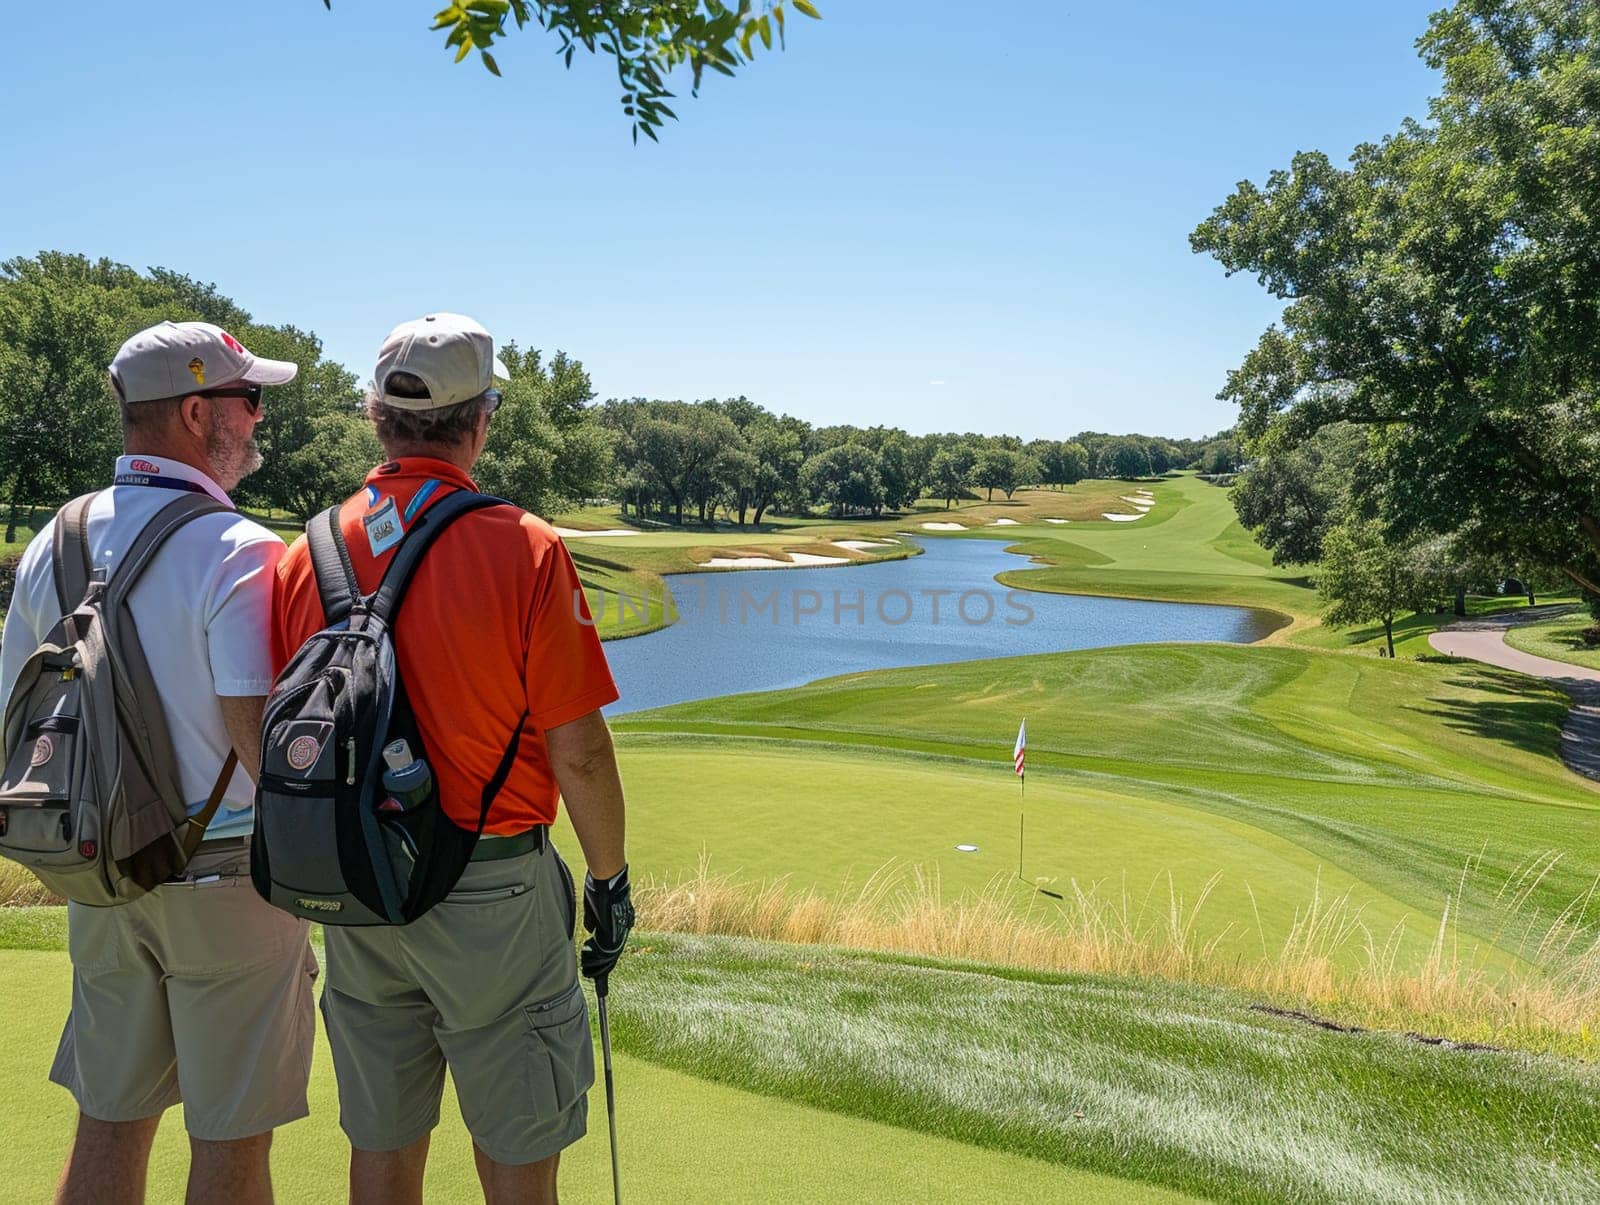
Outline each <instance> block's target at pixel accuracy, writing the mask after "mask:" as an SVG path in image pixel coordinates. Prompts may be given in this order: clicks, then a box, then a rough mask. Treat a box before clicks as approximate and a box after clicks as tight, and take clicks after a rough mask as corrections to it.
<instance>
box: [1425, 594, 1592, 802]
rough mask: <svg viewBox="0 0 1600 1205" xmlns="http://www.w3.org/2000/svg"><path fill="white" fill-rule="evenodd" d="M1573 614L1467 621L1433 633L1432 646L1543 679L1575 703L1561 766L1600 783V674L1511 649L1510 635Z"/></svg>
mask: <svg viewBox="0 0 1600 1205" xmlns="http://www.w3.org/2000/svg"><path fill="white" fill-rule="evenodd" d="M1569 610H1571V606H1570V604H1560V605H1555V606H1548V607H1527V608H1524V609H1522V610H1518V611H1502V612H1501V613H1499V614H1497V615H1485V616H1482V617H1479V618H1473V619H1461V620H1457V621H1456V622H1455V623H1452V624H1451V625H1450V626H1449V627H1446V628H1443V629H1441V630H1440V631H1437V632H1435V633H1433V635H1431V636H1429V637H1428V643H1429V644H1430V645H1432V646H1433V647H1434V648H1435V649H1437V650H1438V651H1439V652H1441V653H1448V654H1449V655H1450V656H1452V657H1467V658H1470V659H1471V660H1473V661H1482V662H1484V663H1485V664H1486V665H1496V666H1499V667H1500V668H1501V669H1509V670H1515V671H1516V672H1517V673H1519V674H1527V675H1529V676H1530V677H1534V678H1542V679H1544V680H1545V681H1546V682H1548V683H1550V684H1551V685H1552V686H1558V687H1560V688H1561V689H1562V690H1564V691H1566V692H1567V694H1568V695H1570V696H1571V697H1572V710H1571V711H1569V712H1568V713H1567V722H1566V723H1565V724H1564V725H1562V728H1561V760H1562V761H1564V762H1566V763H1567V765H1568V766H1569V767H1571V769H1572V770H1574V771H1575V772H1576V773H1579V774H1582V775H1583V776H1584V777H1585V778H1592V779H1595V780H1597V781H1600V670H1595V669H1588V668H1586V667H1584V666H1581V665H1569V664H1567V663H1566V662H1565V661H1552V660H1551V659H1550V658H1548V657H1536V656H1534V655H1533V654H1532V653H1524V652H1522V651H1521V650H1520V649H1514V648H1512V647H1511V646H1510V645H1508V644H1507V643H1506V629H1507V628H1510V627H1514V626H1516V625H1517V624H1523V623H1536V622H1538V621H1539V620H1541V619H1549V618H1551V617H1552V616H1555V615H1559V614H1562V613H1563V612H1566V611H1569Z"/></svg>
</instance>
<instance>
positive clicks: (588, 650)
mask: <svg viewBox="0 0 1600 1205" xmlns="http://www.w3.org/2000/svg"><path fill="white" fill-rule="evenodd" d="M457 489H469V490H476V489H477V486H476V485H475V484H473V481H472V478H471V477H469V476H467V474H466V473H464V472H462V471H461V470H460V469H458V468H456V467H455V466H454V465H451V464H447V463H446V462H444V461H442V460H433V459H431V458H427V457H407V458H405V459H402V460H398V461H390V462H389V463H388V464H382V465H379V466H378V467H377V468H375V469H373V470H372V472H370V473H368V474H367V483H366V486H365V487H364V488H363V489H362V490H361V492H360V493H358V494H357V495H356V496H355V497H353V498H351V499H349V500H348V501H346V502H345V503H344V505H343V506H342V507H341V509H340V511H339V522H340V527H341V529H342V530H343V532H344V538H345V543H346V544H347V545H348V546H349V549H350V559H351V561H352V563H353V564H354V566H355V571H356V578H357V580H358V581H359V582H360V585H361V590H362V593H364V594H370V593H371V592H372V591H374V590H376V589H377V588H378V582H379V581H380V580H381V579H382V577H383V571H384V570H385V569H386V568H387V567H388V565H389V561H390V559H391V558H392V557H393V555H394V549H395V547H397V546H398V543H399V540H398V536H399V533H400V532H403V531H404V530H405V529H406V528H409V526H410V525H411V523H412V522H413V521H414V520H415V519H416V517H417V516H418V515H421V514H422V513H424V512H425V511H426V510H427V508H428V507H429V506H431V505H433V504H435V503H437V502H438V500H439V499H440V498H443V497H445V496H446V495H447V494H449V493H451V492H452V491H454V490H457ZM368 519H374V520H375V521H374V522H371V523H368V522H366V520H368ZM389 519H393V520H396V521H397V522H398V526H399V531H396V530H395V524H394V523H392V522H389V521H387V520H389ZM326 626H327V625H326V623H325V621H324V618H323V613H322V601H321V599H320V597H319V596H318V594H317V581H316V575H315V574H314V572H313V570H312V567H311V550H310V548H309V547H308V546H307V544H306V538H305V536H301V537H300V538H299V539H298V540H296V541H295V542H294V545H293V546H292V547H291V548H290V549H289V551H288V552H287V553H286V554H285V555H284V557H283V559H282V561H280V562H279V564H278V578H277V589H276V593H275V596H274V600H273V608H272V666H273V673H274V675H276V674H278V673H281V672H282V671H283V667H284V666H285V665H286V664H287V663H288V661H289V658H290V657H291V656H293V655H294V653H295V652H296V651H298V649H299V648H300V646H301V645H302V644H304V643H305V641H306V640H307V639H308V638H309V637H310V636H311V635H312V634H313V633H315V632H319V631H321V630H322V629H323V628H324V627H326ZM395 647H396V652H397V654H398V657H399V662H400V674H401V677H402V680H403V681H404V682H405V686H406V694H407V697H408V698H409V699H410V700H411V707H412V710H413V711H414V712H415V713H416V717H417V724H418V726H419V727H420V729H421V731H422V739H423V741H424V742H425V743H426V745H427V751H428V762H429V764H430V765H431V766H432V768H433V773H434V775H435V777H436V779H437V780H438V783H439V794H440V799H441V801H442V802H443V805H444V809H445V813H446V814H447V815H448V816H449V817H450V818H451V819H452V820H454V821H455V822H456V823H457V824H459V825H461V826H462V827H464V828H475V827H476V826H477V823H478V807H479V802H480V799H481V797H482V794H483V787H484V784H485V783H487V782H488V781H489V779H491V778H492V777H493V776H494V772H495V769H496V767H498V766H499V764H500V758H501V756H502V755H503V754H504V752H505V747H506V744H507V742H508V741H510V739H511V734H512V732H513V730H514V729H515V728H516V726H517V721H518V720H519V719H521V718H522V714H523V711H524V710H526V711H527V713H528V722H527V724H526V725H525V726H524V729H523V735H522V740H521V742H520V744H519V746H518V752H517V760H516V763H515V764H514V765H513V767H512V769H511V773H510V775H509V777H507V779H506V782H505V786H504V787H502V788H501V790H500V794H499V795H498V796H497V797H496V799H495V803H494V806H493V807H492V808H490V810H489V820H488V823H487V824H486V825H485V826H484V831H485V832H486V833H494V834H497V835H504V834H508V833H519V832H522V831H523V830H524V829H527V828H529V827H531V826H533V825H535V824H550V823H551V822H553V821H554V820H555V817H556V803H557V800H558V797H559V795H560V788H559V787H558V786H557V784H556V781H555V776H554V775H553V774H552V773H551V771H550V755H549V750H548V748H547V747H546V744H545V736H544V734H545V732H546V730H548V729H550V728H558V727H560V726H561V725H562V724H565V723H568V722H569V721H571V720H576V719H578V718H580V717H582V716H585V715H588V714H589V712H591V711H594V710H595V709H596V708H598V707H603V706H604V705H605V704H607V703H610V702H612V701H613V700H615V699H616V698H617V687H616V684H615V683H614V682H613V681H612V679H611V670H610V668H609V667H608V666H607V665H606V657H605V653H604V652H602V651H601V648H600V637H599V636H598V635H597V634H596V632H595V630H594V627H593V624H592V622H591V616H590V614H589V606H588V603H587V602H586V601H585V600H584V597H583V589H582V587H581V585H580V583H579V581H578V571H577V569H576V568H575V567H574V566H573V564H572V558H571V556H569V555H568V553H567V549H566V546H565V545H564V544H562V542H561V538H560V537H559V536H557V535H556V533H555V532H554V531H553V530H552V529H551V528H550V526H549V525H548V524H547V523H545V522H544V520H542V519H539V518H537V517H535V516H534V515H530V514H528V513H527V512H526V511H522V510H518V509H517V508H516V507H514V506H493V507H489V508H487V509H484V510H479V511H473V512H472V513H470V514H466V515H463V516H462V517H461V518H459V519H457V520H456V521H455V522H454V523H452V524H451V525H450V526H449V527H448V528H447V529H446V530H445V531H444V533H443V534H442V535H440V536H439V538H438V539H437V540H436V541H435V542H434V544H433V546H432V547H431V548H430V549H428V554H427V555H426V556H425V557H423V558H422V563H421V564H420V565H419V566H418V567H417V571H416V573H415V574H414V575H413V576H412V578H411V585H410V586H409V587H408V588H407V590H406V593H405V597H404V600H403V601H402V602H401V605H400V619H399V623H398V624H397V625H396V627H395Z"/></svg>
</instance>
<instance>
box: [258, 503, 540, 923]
mask: <svg viewBox="0 0 1600 1205" xmlns="http://www.w3.org/2000/svg"><path fill="white" fill-rule="evenodd" d="M501 505H510V504H509V503H507V502H505V500H504V499H502V498H493V497H489V496H487V495H484V494H477V493H473V492H472V491H470V490H457V491H455V492H453V493H451V494H448V495H447V496H445V497H444V498H442V499H440V500H439V501H438V502H436V503H434V504H433V505H432V506H431V507H429V508H428V509H427V510H426V511H424V512H423V513H422V514H421V515H420V516H419V517H418V518H417V519H416V521H415V522H414V523H412V525H411V528H410V530H409V531H407V532H406V534H405V536H404V538H403V539H402V540H401V543H400V546H399V548H398V549H397V550H396V552H395V554H394V558H393V560H391V561H390V562H389V567H388V569H387V570H386V571H385V572H384V575H383V580H382V582H380V583H379V585H378V588H377V590H376V591H374V592H373V593H372V594H371V595H370V596H363V595H362V594H361V588H360V586H359V585H358V584H357V582H356V575H355V570H354V567H353V566H352V565H351V563H350V552H349V549H348V548H347V547H346V546H345V542H344V536H343V534H342V533H341V532H340V530H339V507H337V506H335V507H332V508H330V509H328V510H326V511H324V512H323V513H322V514H320V515H318V516H317V517H316V518H314V519H312V520H311V522H309V523H307V524H306V540H307V543H308V544H309V546H310V550H311V566H312V570H313V571H314V573H315V575H316V580H317V592H318V594H319V595H320V596H321V600H322V609H323V615H324V617H325V621H326V623H327V625H328V626H327V627H326V628H324V629H323V630H322V631H320V632H318V633H317V634H316V635H314V636H312V637H311V638H310V639H309V640H307V641H306V643H305V644H304V645H302V646H301V648H300V650H299V652H297V653H296V654H295V655H294V657H293V658H291V659H290V661H289V664H288V665H287V666H285V667H284V670H283V672H282V673H281V674H279V675H278V679H277V681H276V682H275V683H273V687H272V693H271V695H270V696H269V697H268V699H267V705H266V712H265V714H264V716H263V717H262V725H261V779H260V782H259V783H258V785H257V789H256V814H255V834H254V838H253V840H252V842H251V846H250V875H251V879H252V880H253V882H254V883H255V888H256V890H257V891H258V892H259V893H260V894H261V896H262V898H263V899H265V900H267V902H268V903H271V904H274V905H276V906H277V907H279V908H282V909H283V910H284V911H286V912H290V913H292V914H294V915H295V916H300V917H304V918H306V919H308V920H316V921H321V922H322V923H323V924H327V925H404V924H409V923H410V922H411V921H414V920H416V919H417V917H419V916H421V915H422V914H423V913H424V912H426V911H428V909H430V908H432V907H433V906H434V905H435V904H437V903H438V902H439V901H440V900H442V899H443V898H444V897H445V896H447V895H449V894H450V892H451V890H452V889H453V888H454V887H455V885H456V881H457V880H458V879H459V878H460V877H461V872H462V870H463V869H465V867H466V865H467V862H468V861H469V860H470V859H471V857H472V851H473V847H474V846H475V845H476V844H477V841H478V836H479V834H481V833H482V832H483V825H484V822H485V820H486V819H487V818H488V814H489V806H490V805H491V804H492V803H493V802H494V798H495V796H496V795H497V794H498V793H499V791H500V788H501V786H502V785H503V784H504V783H505V780H506V776H507V775H508V774H509V773H510V772H511V767H512V764H513V763H514V762H515V760H516V755H517V745H518V743H519V742H520V741H521V738H522V728H523V725H524V724H525V723H526V722H527V718H528V717H527V714H526V712H525V713H524V714H523V716H522V718H521V719H520V720H519V721H518V722H517V727H516V729H515V730H514V731H513V732H512V733H511V738H510V741H509V743H508V744H507V745H506V750H505V753H504V755H503V756H502V757H501V759H500V764H499V766H498V767H497V768H496V770H495V773H494V777H493V778H491V779H490V780H489V782H488V783H487V784H486V785H485V786H484V788H483V796H482V799H481V801H480V804H479V810H478V824H477V827H476V828H474V829H465V828H462V827H460V826H459V825H457V824H456V823H455V822H454V821H452V820H451V819H450V818H449V816H447V815H446V814H445V812H444V809H443V808H442V807H441V806H440V802H439V786H438V780H437V778H436V777H432V778H430V780H429V781H430V782H431V786H430V787H428V789H426V790H425V791H418V792H416V793H414V795H415V797H414V798H411V799H410V800H409V801H407V802H405V803H404V804H403V805H402V804H401V803H399V802H397V801H396V799H395V798H394V797H393V793H392V792H391V791H390V789H389V788H388V787H387V786H385V784H384V770H385V766H386V763H385V759H384V756H383V754H384V750H385V747H386V746H390V745H391V743H392V742H396V741H401V740H403V741H405V742H406V744H407V746H408V747H409V751H410V755H411V756H412V757H413V758H414V759H416V760H417V761H419V762H422V763H424V764H426V762H427V749H426V746H425V744H424V742H423V740H422V733H421V732H420V731H419V730H418V728H417V721H416V717H415V715H414V714H413V713H412V710H411V704H410V702H409V700H408V698H407V695H406V687H405V683H404V682H402V681H401V680H400V671H399V663H398V660H397V659H396V657H395V644H394V627H395V621H396V618H397V616H398V614H399V610H400V605H401V603H402V602H403V601H404V598H405V591H406V586H407V584H408V583H409V582H410V580H411V576H412V574H413V573H414V572H415V571H416V568H417V565H418V564H420V563H421V561H422V557H423V556H424V554H426V553H427V551H428V549H429V547H430V546H431V545H432V544H433V541H434V540H436V539H438V538H439V535H440V533H441V532H443V531H444V530H445V528H447V527H448V526H449V525H450V524H451V523H452V522H453V521H455V520H456V519H458V518H460V517H461V516H462V515H464V514H466V513H468V512H469V511H474V510H479V509H481V508H483V507H486V506H501Z"/></svg>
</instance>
